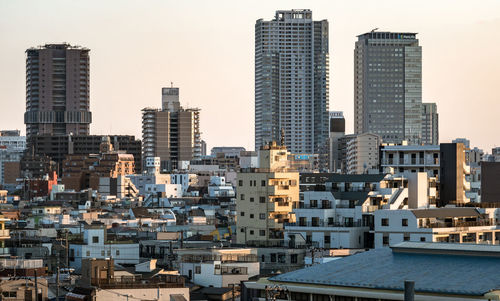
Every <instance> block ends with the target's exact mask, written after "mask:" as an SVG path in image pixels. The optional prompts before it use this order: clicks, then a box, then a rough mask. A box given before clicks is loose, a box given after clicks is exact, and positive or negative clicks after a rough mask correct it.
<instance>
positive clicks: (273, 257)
mask: <svg viewBox="0 0 500 301" xmlns="http://www.w3.org/2000/svg"><path fill="white" fill-rule="evenodd" d="M271 262H276V253H271Z"/></svg>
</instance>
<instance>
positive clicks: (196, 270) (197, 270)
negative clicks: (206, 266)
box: [194, 266, 201, 274]
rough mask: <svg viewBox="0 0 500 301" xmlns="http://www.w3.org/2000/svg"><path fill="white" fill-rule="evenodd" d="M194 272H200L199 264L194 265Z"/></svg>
mask: <svg viewBox="0 0 500 301" xmlns="http://www.w3.org/2000/svg"><path fill="white" fill-rule="evenodd" d="M194 273H195V274H201V266H196V267H194Z"/></svg>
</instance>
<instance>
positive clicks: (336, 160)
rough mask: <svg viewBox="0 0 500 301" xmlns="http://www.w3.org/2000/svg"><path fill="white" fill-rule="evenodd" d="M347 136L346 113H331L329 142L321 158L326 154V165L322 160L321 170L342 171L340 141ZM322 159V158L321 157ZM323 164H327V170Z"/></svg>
mask: <svg viewBox="0 0 500 301" xmlns="http://www.w3.org/2000/svg"><path fill="white" fill-rule="evenodd" d="M343 136H345V118H344V113H343V112H339V111H331V112H329V133H328V140H327V142H326V152H321V153H323V154H321V156H324V153H326V161H327V162H326V163H323V160H321V159H320V165H321V167H320V169H322V170H325V169H328V170H329V171H330V172H334V173H335V172H339V171H341V169H342V157H341V155H340V152H341V150H340V144H339V140H340V138H341V137H343ZM320 158H321V157H320ZM323 164H326V165H327V166H326V167H327V168H323Z"/></svg>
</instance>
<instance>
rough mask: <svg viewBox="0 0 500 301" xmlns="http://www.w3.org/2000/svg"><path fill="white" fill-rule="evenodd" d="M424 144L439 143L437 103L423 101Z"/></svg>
mask: <svg viewBox="0 0 500 301" xmlns="http://www.w3.org/2000/svg"><path fill="white" fill-rule="evenodd" d="M422 144H432V145H437V144H439V119H438V112H437V105H436V104H435V103H422Z"/></svg>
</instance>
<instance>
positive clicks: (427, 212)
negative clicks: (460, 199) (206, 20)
mask: <svg viewBox="0 0 500 301" xmlns="http://www.w3.org/2000/svg"><path fill="white" fill-rule="evenodd" d="M411 212H412V213H413V214H414V215H415V217H417V218H433V217H434V218H447V217H471V216H474V217H476V216H480V214H479V212H478V211H477V209H476V208H468V207H458V208H435V209H416V210H412V211H411Z"/></svg>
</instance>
